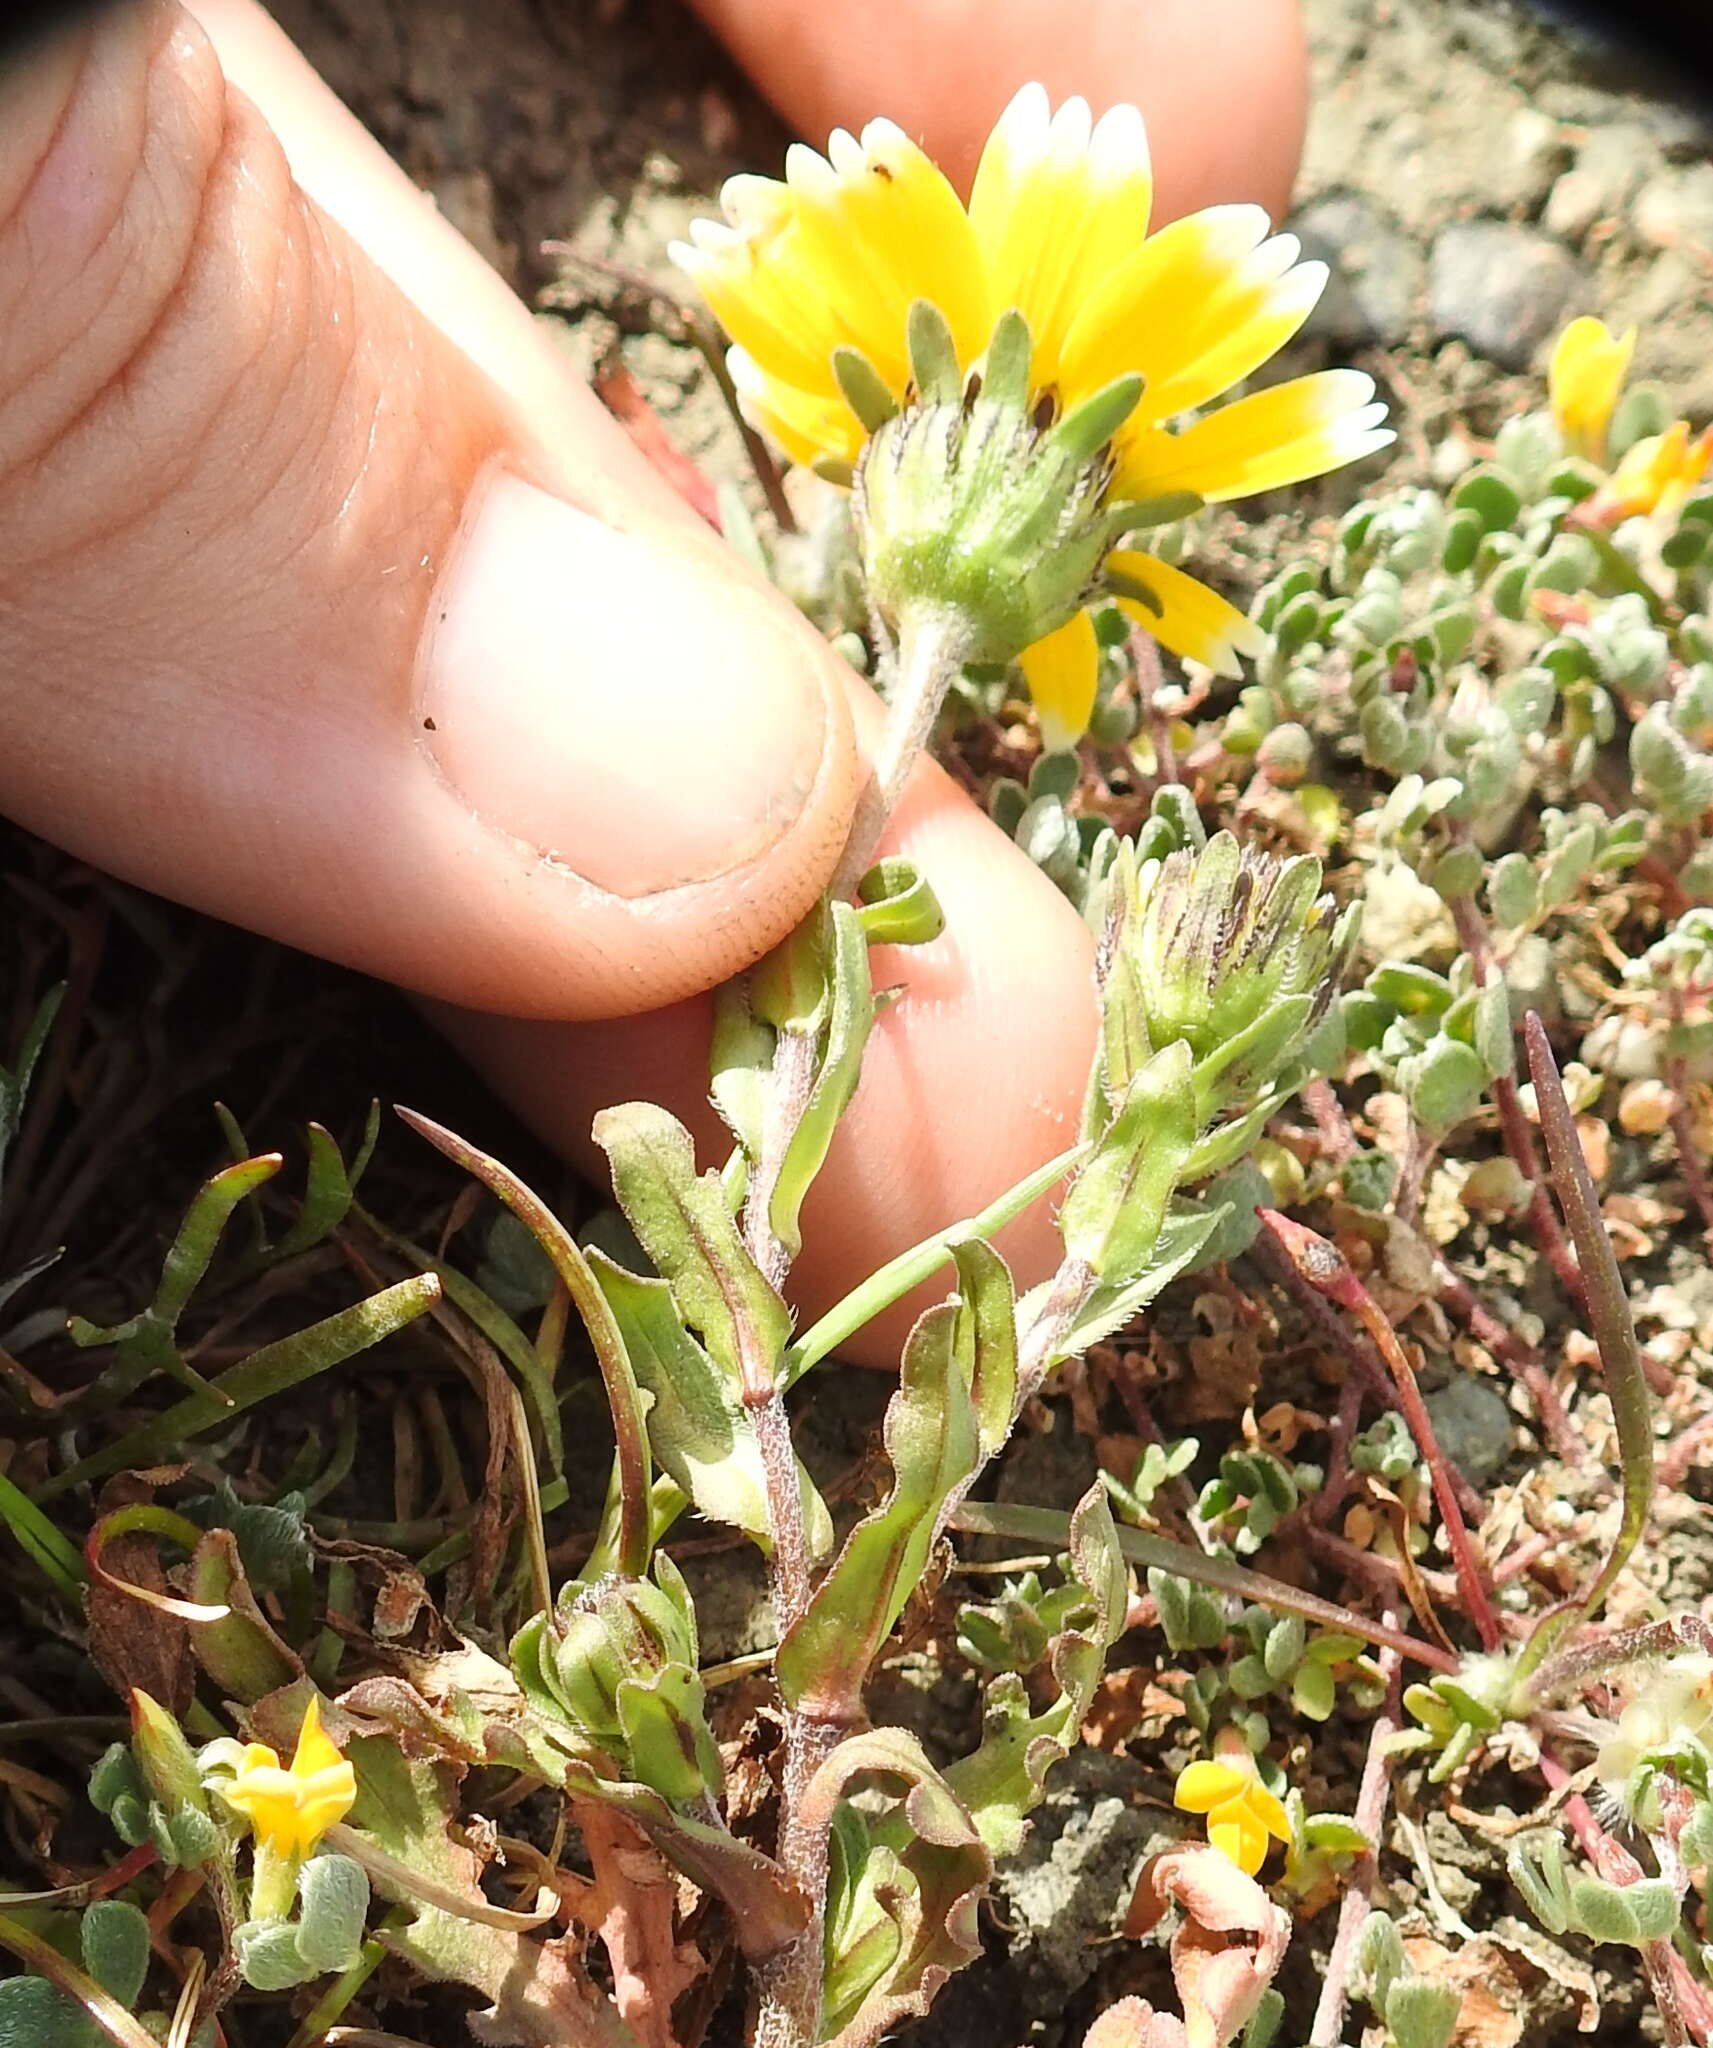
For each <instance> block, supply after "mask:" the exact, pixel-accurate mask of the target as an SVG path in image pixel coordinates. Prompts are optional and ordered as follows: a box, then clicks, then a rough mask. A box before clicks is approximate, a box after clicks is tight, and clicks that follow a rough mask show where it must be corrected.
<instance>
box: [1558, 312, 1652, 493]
mask: <svg viewBox="0 0 1713 2048" xmlns="http://www.w3.org/2000/svg"><path fill="white" fill-rule="evenodd" d="M1635 345H1636V330H1635V329H1634V328H1633V327H1631V328H1628V329H1626V330H1625V332H1624V333H1623V335H1622V336H1614V335H1613V334H1612V332H1611V330H1610V328H1608V327H1607V325H1606V323H1605V321H1604V320H1596V319H1595V318H1594V317H1593V315H1592V314H1589V313H1584V314H1583V315H1581V317H1580V318H1578V319H1575V320H1572V321H1571V323H1570V325H1569V326H1568V327H1567V328H1566V329H1565V330H1564V332H1563V333H1562V334H1561V335H1560V336H1559V337H1558V340H1557V342H1556V343H1555V344H1554V346H1553V351H1552V363H1551V365H1550V366H1549V368H1548V370H1547V390H1548V392H1549V393H1550V395H1551V398H1552V416H1553V419H1554V420H1555V421H1556V422H1557V425H1558V431H1559V432H1560V433H1561V434H1562V435H1563V436H1564V440H1565V445H1566V446H1567V447H1568V448H1570V449H1571V450H1572V451H1573V452H1574V453H1575V454H1578V455H1585V456H1586V457H1587V458H1588V460H1589V461H1590V462H1598V461H1599V460H1600V458H1601V456H1602V455H1603V454H1604V453H1605V449H1606V428H1607V426H1608V424H1609V423H1610V421H1611V418H1612V408H1613V407H1614V406H1615V405H1616V404H1617V403H1618V393H1619V391H1620V390H1621V389H1622V387H1623V382H1624V378H1625V376H1626V375H1627V374H1628V372H1629V367H1630V353H1631V351H1632V350H1633V349H1634V348H1635Z"/></svg>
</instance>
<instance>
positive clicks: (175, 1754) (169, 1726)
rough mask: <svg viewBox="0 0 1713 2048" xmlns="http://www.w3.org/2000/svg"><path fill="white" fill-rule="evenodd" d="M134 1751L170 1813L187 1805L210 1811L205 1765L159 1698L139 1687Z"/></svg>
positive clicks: (133, 1717)
mask: <svg viewBox="0 0 1713 2048" xmlns="http://www.w3.org/2000/svg"><path fill="white" fill-rule="evenodd" d="M131 1752H132V1754H133V1755H134V1756H135V1757H136V1759H137V1768H138V1769H139V1770H140V1771H141V1772H142V1774H143V1777H144V1780H145V1781H146V1782H147V1784H148V1788H149V1790H150V1792H152V1793H153V1794H154V1796H155V1798H156V1799H157V1800H158V1801H159V1802H160V1804H161V1805H162V1806H163V1807H165V1808H166V1809H167V1811H168V1812H169V1813H170V1812H172V1811H173V1810H175V1809H176V1808H179V1807H186V1806H188V1807H190V1808H191V1809H192V1810H193V1811H194V1812H196V1813H201V1814H206V1813H207V1811H208V1802H207V1800H206V1798H205V1797H204V1796H203V1789H202V1768H201V1766H200V1765H199V1764H198V1762H197V1759H196V1752H195V1750H193V1749H192V1748H191V1746H190V1744H189V1743H188V1742H187V1741H186V1740H185V1735H184V1730H183V1729H182V1728H181V1727H180V1726H179V1725H178V1721H177V1719H176V1718H175V1717H174V1716H173V1715H172V1714H169V1713H168V1712H167V1710H166V1708H165V1707H163V1706H162V1705H161V1703H160V1702H159V1700H155V1699H151V1698H150V1697H149V1695H148V1694H147V1693H146V1692H143V1691H141V1690H140V1689H136V1688H133V1690H132V1693H131Z"/></svg>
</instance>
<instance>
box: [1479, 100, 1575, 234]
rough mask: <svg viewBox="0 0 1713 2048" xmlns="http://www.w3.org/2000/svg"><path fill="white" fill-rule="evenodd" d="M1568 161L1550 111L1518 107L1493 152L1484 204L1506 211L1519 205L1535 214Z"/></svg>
mask: <svg viewBox="0 0 1713 2048" xmlns="http://www.w3.org/2000/svg"><path fill="white" fill-rule="evenodd" d="M1569 160H1570V145H1569V143H1568V142H1566V141H1565V139H1564V131H1563V129H1562V128H1561V127H1560V126H1559V124H1558V122H1556V121H1555V120H1554V119H1553V118H1552V116H1551V115H1550V114H1543V113H1541V112H1540V110H1539V109H1538V108H1536V107H1518V108H1517V110H1516V112H1515V113H1513V114H1512V116H1511V118H1510V120H1509V121H1507V122H1506V124H1505V130H1504V134H1503V137H1502V138H1501V140H1500V143H1499V147H1498V148H1497V149H1496V150H1495V151H1494V152H1493V182H1492V184H1491V186H1490V187H1489V188H1488V199H1487V204H1488V205H1489V206H1491V207H1494V208H1501V207H1502V208H1504V209H1505V210H1506V211H1507V212H1508V211H1510V209H1512V208H1513V207H1520V208H1521V209H1522V210H1523V211H1524V212H1526V213H1529V214H1531V215H1532V214H1537V213H1539V211H1540V209H1541V206H1542V203H1543V202H1544V201H1545V199H1546V196H1547V194H1548V193H1549V192H1550V191H1551V190H1552V188H1553V183H1554V180H1555V179H1556V178H1557V177H1558V174H1559V172H1560V171H1562V170H1563V169H1564V167H1565V165H1566V164H1567V163H1568V162H1569Z"/></svg>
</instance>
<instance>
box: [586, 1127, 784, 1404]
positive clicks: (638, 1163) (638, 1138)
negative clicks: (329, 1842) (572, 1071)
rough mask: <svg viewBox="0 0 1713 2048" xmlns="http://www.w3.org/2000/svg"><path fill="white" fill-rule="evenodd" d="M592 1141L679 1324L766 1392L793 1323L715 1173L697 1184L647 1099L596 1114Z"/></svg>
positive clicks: (682, 1143) (686, 1149)
mask: <svg viewBox="0 0 1713 2048" xmlns="http://www.w3.org/2000/svg"><path fill="white" fill-rule="evenodd" d="M594 1134H595V1143H596V1144H597V1145H599V1146H600V1147H601V1149H602V1151H604V1152H605V1153H606V1155H607V1158H608V1160H609V1161H610V1162H611V1165H612V1170H613V1192H614V1193H615V1194H616V1195H617V1196H618V1199H619V1206H620V1208H622V1209H623V1210H624V1212H625V1215H626V1216H627V1217H628V1218H629V1219H630V1226H631V1228H632V1229H633V1230H634V1231H635V1232H636V1234H637V1239H638V1241H639V1242H640V1243H641V1245H642V1247H643V1249H644V1251H646V1252H647V1253H648V1255H649V1257H650V1258H651V1259H652V1260H653V1261H654V1264H655V1268H656V1270H657V1271H658V1272H659V1273H660V1274H661V1276H662V1278H664V1279H665V1280H666V1281H668V1282H669V1283H670V1285H671V1288H672V1293H673V1296H674V1299H675V1300H676V1301H677V1303H678V1308H679V1312H680V1314H681V1315H682V1316H683V1319H684V1321H685V1322H686V1323H687V1324H688V1325H689V1326H690V1328H691V1329H693V1330H696V1331H699V1332H700V1334H701V1337H702V1341H703V1343H704V1344H706V1345H707V1347H708V1350H709V1351H710V1352H711V1353H712V1354H713V1357H714V1358H715V1360H716V1361H717V1362H718V1363H719V1364H720V1365H721V1366H722V1367H723V1368H724V1369H725V1370H726V1371H727V1372H728V1373H730V1374H731V1375H733V1377H734V1379H735V1380H736V1381H737V1382H738V1383H739V1384H740V1385H741V1386H744V1387H746V1388H755V1389H764V1388H765V1387H766V1386H767V1385H768V1384H770V1383H771V1380H772V1377H773V1373H774V1369H775V1367H776V1365H777V1363H778V1360H779V1356H780V1354H781V1353H782V1352H783V1350H784V1349H785V1343H786V1339H787V1338H788V1337H789V1336H790V1334H791V1318H790V1316H789V1315H788V1314H787V1312H786V1308H785V1304H784V1302H782V1301H781V1300H780V1298H779V1296H778V1294H777V1293H775V1291H774V1290H773V1288H772V1287H770V1286H769V1285H768V1283H767V1280H766V1279H765V1277H764V1276H763V1274H762V1273H761V1271H760V1269H759V1268H758V1267H757V1265H756V1263H755V1261H754V1260H753V1259H752V1258H751V1257H750V1255H749V1253H748V1252H747V1251H746V1250H745V1249H744V1247H743V1243H742V1240H741V1239H740V1238H739V1236H738V1227H737V1224H736V1223H735V1222H734V1220H733V1218H732V1213H731V1210H730V1209H729V1208H728V1207H727V1206H726V1199H725V1195H724V1192H723V1191H722V1189H721V1187H720V1179H719V1175H718V1174H713V1173H709V1174H704V1175H702V1176H701V1177H700V1178H698V1177H697V1173H696V1162H695V1152H694V1149H693V1147H692V1145H691V1142H690V1134H689V1132H688V1131H686V1130H685V1128H684V1126H683V1125H682V1124H681V1123H679V1121H678V1120H677V1118H676V1117H673V1116H669V1115H668V1114H667V1112H666V1111H665V1110H663V1109H658V1108H656V1107H655V1105H654V1104H653V1103H650V1102H627V1103H623V1104H621V1105H620V1106H619V1107H618V1108H616V1109H605V1110H602V1112H601V1114H600V1115H599V1116H597V1117H596V1119H595V1126H594Z"/></svg>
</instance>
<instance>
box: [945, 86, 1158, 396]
mask: <svg viewBox="0 0 1713 2048" xmlns="http://www.w3.org/2000/svg"><path fill="white" fill-rule="evenodd" d="M1153 189H1154V181H1153V172H1152V169H1151V167H1150V164H1149V158H1148V135H1147V130H1146V128H1145V127H1144V125H1143V121H1142V117H1141V115H1140V114H1139V113H1138V112H1137V111H1136V109H1135V108H1134V107H1130V106H1117V107H1113V108H1112V109H1111V110H1110V111H1109V112H1107V113H1106V114H1103V115H1102V116H1101V118H1100V120H1099V121H1098V122H1096V123H1094V124H1093V126H1092V127H1091V125H1090V119H1089V109H1088V103H1087V102H1086V101H1085V100H1081V99H1071V100H1067V101H1066V102H1065V104H1064V105H1063V106H1062V107H1060V108H1059V110H1058V112H1057V113H1056V114H1051V115H1050V114H1049V112H1048V102H1047V95H1046V92H1045V91H1044V89H1043V88H1042V87H1041V86H1039V85H1026V86H1025V87H1024V88H1023V90H1022V91H1021V92H1019V93H1018V94H1017V96H1016V98H1015V99H1013V100H1012V102H1011V104H1010V106H1008V107H1007V108H1006V110H1005V112H1004V113H1003V114H1002V115H1001V116H1000V118H999V121H998V123H997V124H996V125H995V127H994V130H993V133H992V134H991V135H990V136H989V137H988V141H987V146H986V148H985V149H984V150H983V151H982V158H981V165H980V168H979V169H978V170H977V172H976V178H975V184H974V187H973V188H972V190H971V192H970V222H971V225H972V226H973V228H974V230H975V235H976V240H977V242H978V243H979V245H980V247H981V251H982V254H983V257H984V258H985V260H986V265H987V278H988V286H989V291H990V295H991V305H992V309H993V312H994V314H995V315H997V314H998V313H1001V312H1003V311H1004V310H1005V308H1006V307H1008V306H1015V307H1016V308H1017V309H1018V311H1019V312H1020V313H1022V315H1023V317H1024V318H1025V319H1026V320H1027V321H1028V323H1029V333H1030V338H1031V340H1032V341H1033V343H1034V345H1035V369H1036V381H1037V383H1039V384H1041V385H1043V386H1045V385H1049V384H1055V383H1057V382H1058V377H1059V356H1060V351H1061V349H1062V346H1063V343H1064V338H1065V336H1066V334H1067V333H1068V332H1069V329H1070V325H1071V322H1072V321H1073V320H1074V319H1075V317H1076V314H1077V311H1078V309H1079V308H1080V307H1081V305H1082V304H1083V303H1084V302H1085V301H1086V300H1087V298H1088V297H1089V295H1090V293H1091V292H1093V291H1094V290H1095V289H1096V288H1097V287H1098V286H1099V285H1100V284H1101V283H1102V282H1103V281H1104V279H1105V278H1106V277H1107V276H1108V275H1109V274H1110V273H1111V272H1112V271H1113V270H1114V269H1115V268H1117V267H1118V266H1119V265H1120V264H1121V263H1123V262H1124V260H1125V259H1126V258H1127V257H1128V256H1130V255H1131V253H1132V252H1133V251H1134V250H1135V249H1137V248H1139V247H1140V246H1141V244H1142V242H1143V240H1144V238H1145V237H1146V235H1147V232H1148V214H1149V209H1150V207H1151V205H1152V203H1153Z"/></svg>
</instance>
